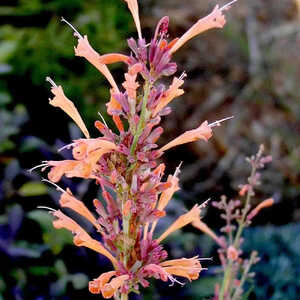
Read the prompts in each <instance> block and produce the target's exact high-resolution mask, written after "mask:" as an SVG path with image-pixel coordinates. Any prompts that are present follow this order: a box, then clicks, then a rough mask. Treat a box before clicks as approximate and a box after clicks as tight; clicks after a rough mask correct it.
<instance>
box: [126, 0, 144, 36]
mask: <svg viewBox="0 0 300 300" xmlns="http://www.w3.org/2000/svg"><path fill="white" fill-rule="evenodd" d="M124 1H125V2H127V5H128V8H129V10H130V12H131V14H132V17H133V20H134V23H135V26H136V29H137V32H138V36H139V39H141V38H142V31H141V23H140V17H139V6H138V3H137V0H124Z"/></svg>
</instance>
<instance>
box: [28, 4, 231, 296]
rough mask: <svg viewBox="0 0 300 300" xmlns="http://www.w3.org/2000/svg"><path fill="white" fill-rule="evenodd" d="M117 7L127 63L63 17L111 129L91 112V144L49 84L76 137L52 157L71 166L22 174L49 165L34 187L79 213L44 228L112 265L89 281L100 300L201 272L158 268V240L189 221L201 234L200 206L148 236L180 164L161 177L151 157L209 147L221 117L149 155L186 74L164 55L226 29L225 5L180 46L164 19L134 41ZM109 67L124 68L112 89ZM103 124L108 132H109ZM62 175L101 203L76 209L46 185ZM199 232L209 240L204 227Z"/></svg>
mask: <svg viewBox="0 0 300 300" xmlns="http://www.w3.org/2000/svg"><path fill="white" fill-rule="evenodd" d="M124 1H125V2H126V3H127V5H128V8H129V10H130V12H131V14H132V16H133V19H134V22H135V24H136V27H137V31H138V38H137V39H136V40H135V39H133V38H129V39H128V41H127V42H128V46H129V48H130V54H128V55H126V54H119V53H107V54H104V55H100V54H99V53H97V52H96V51H95V50H94V49H93V48H92V47H91V45H90V43H89V40H88V38H87V36H81V35H80V33H79V32H78V31H77V30H76V29H75V28H74V27H73V25H71V24H70V23H68V22H67V21H66V20H65V19H62V20H63V21H64V22H66V23H67V24H68V25H69V26H71V28H72V29H73V30H74V31H75V36H76V37H77V38H78V45H77V46H76V47H75V54H76V55H77V56H81V57H84V58H85V59H86V60H87V61H89V62H90V63H91V64H92V65H93V66H95V67H96V68H97V69H98V70H99V71H100V72H101V73H102V74H103V75H104V76H105V77H106V79H107V80H108V82H109V83H110V87H109V88H110V100H109V101H108V102H107V103H106V108H107V115H108V117H109V118H111V122H107V123H106V121H105V120H104V118H103V117H102V115H101V114H100V113H99V115H100V117H101V121H100V120H96V121H95V122H94V125H95V127H96V129H97V133H98V136H95V137H93V138H91V137H90V134H89V132H88V131H87V128H86V126H85V125H84V123H83V121H82V119H81V117H80V115H79V113H78V111H77V109H76V108H75V106H74V104H73V103H72V102H71V101H70V100H69V99H67V98H66V96H65V95H64V93H63V90H62V87H61V86H56V84H55V83H54V82H53V81H52V80H51V79H50V78H48V81H50V82H51V84H52V89H51V90H52V92H53V94H54V95H55V97H54V98H53V99H52V100H50V104H51V105H54V106H58V107H60V108H61V109H63V110H64V111H65V112H66V113H67V114H68V115H69V116H70V117H71V118H72V119H73V120H74V121H75V122H76V124H77V125H78V126H79V128H80V129H81V130H82V132H83V133H84V135H85V138H80V139H76V140H73V141H71V142H70V144H67V145H65V146H64V147H62V148H61V149H60V150H59V152H60V151H66V152H67V153H66V155H67V154H69V156H70V157H71V158H70V159H65V160H60V161H54V160H49V161H45V162H43V163H42V164H40V165H39V166H36V167H34V168H32V169H31V171H32V170H34V169H36V168H42V171H44V170H45V169H46V168H48V167H49V168H50V171H49V172H48V178H49V180H46V179H45V180H43V181H46V182H48V183H49V182H50V183H52V185H54V186H55V187H56V188H57V189H58V190H59V192H60V193H61V195H60V200H59V205H60V206H61V207H62V208H63V209H70V210H72V211H73V212H75V213H76V214H77V215H78V216H77V217H78V223H77V222H75V221H74V220H72V219H71V218H70V217H68V216H67V215H66V214H64V213H63V212H62V211H60V210H54V209H51V214H52V215H53V217H54V220H53V226H54V227H55V228H57V229H60V228H64V229H67V230H69V231H70V232H71V233H72V234H73V242H74V244H75V245H76V246H78V247H86V248H88V249H91V250H93V251H96V252H97V253H99V254H101V255H104V256H105V257H106V258H107V259H108V260H109V261H110V262H111V263H112V269H111V270H110V271H108V272H106V273H103V274H99V276H98V277H97V278H96V279H94V280H91V281H90V282H89V290H90V292H91V293H93V294H101V295H102V296H103V297H104V298H105V299H109V298H112V297H115V298H121V299H122V300H124V299H128V297H127V295H128V294H129V293H130V292H136V293H138V292H139V289H140V287H141V286H142V287H148V286H149V285H150V282H149V279H150V278H151V277H154V278H156V279H160V280H163V281H170V282H171V283H172V284H173V283H178V284H181V285H183V284H184V283H182V282H180V281H179V280H177V276H180V277H182V278H183V280H186V281H187V280H189V281H192V280H196V279H197V278H198V277H199V274H201V271H202V270H203V268H202V265H201V264H200V259H199V258H198V256H195V257H192V258H178V259H171V260H167V257H168V252H167V251H166V250H164V247H163V245H162V241H163V240H164V239H165V238H166V237H168V236H169V235H170V234H172V233H173V232H175V231H176V230H179V229H181V228H182V227H184V226H186V225H188V224H190V223H191V224H192V225H194V226H196V227H197V228H199V229H201V230H203V224H201V222H200V212H201V209H202V207H203V205H202V206H198V205H197V204H196V205H195V206H194V207H193V208H192V209H191V210H190V211H188V212H186V213H184V214H182V215H181V216H179V217H178V219H177V220H175V221H174V223H173V224H171V225H170V226H169V227H168V228H165V231H164V232H163V233H162V234H161V236H159V237H158V238H155V237H156V232H155V229H156V225H157V224H158V222H159V221H160V219H161V218H163V217H165V215H166V213H167V211H166V208H167V206H168V204H169V202H170V201H171V200H172V197H173V195H174V194H175V193H176V192H177V191H178V190H179V172H180V166H181V163H180V165H179V167H177V169H176V170H175V172H174V174H173V175H169V176H168V174H166V176H165V174H164V173H165V169H166V168H165V165H164V164H163V163H161V164H159V163H158V159H159V158H160V157H161V156H162V154H163V153H164V152H165V151H166V150H168V149H170V148H172V147H175V146H177V145H181V144H185V143H189V142H193V141H197V140H199V139H203V140H205V141H208V140H209V139H210V138H211V137H212V128H213V127H216V126H219V125H220V123H221V122H223V121H225V120H227V119H228V118H226V119H223V120H220V121H216V122H214V123H211V124H208V122H207V121H205V122H203V123H202V124H201V125H200V126H199V127H198V128H195V129H192V130H189V131H187V132H185V133H183V134H181V135H180V136H179V137H177V138H175V139H174V140H173V141H171V142H169V143H167V144H166V145H165V146H163V147H161V148H159V147H158V140H159V138H160V136H161V135H162V134H163V128H162V126H160V123H161V121H162V119H163V118H165V117H166V116H167V115H168V114H170V113H171V108H170V107H168V105H169V104H170V103H171V101H173V99H175V98H177V97H179V96H181V95H183V94H184V90H183V88H182V87H183V86H184V79H185V78H186V74H185V73H183V74H182V75H181V76H178V75H175V73H176V70H177V65H176V63H175V62H173V61H172V54H173V53H174V52H175V51H176V50H177V49H179V48H180V47H181V46H182V45H183V44H184V43H186V41H187V40H189V39H190V38H192V37H193V36H195V35H196V34H199V33H201V32H203V31H204V30H207V29H209V28H213V27H222V26H223V25H224V24H225V19H224V16H223V14H222V11H223V10H224V9H226V8H227V7H228V5H227V6H225V7H223V8H219V7H218V6H217V7H216V8H215V9H214V11H213V12H212V13H211V14H210V15H209V16H208V17H206V18H204V19H201V20H200V21H199V22H197V24H196V25H195V26H193V27H192V28H191V30H189V31H188V32H187V33H186V34H184V35H183V36H182V37H181V38H179V39H178V38H175V39H173V40H171V41H169V40H168V37H169V34H168V26H169V18H168V17H163V18H162V19H161V20H160V21H159V22H158V24H157V26H156V29H155V30H154V35H153V37H152V38H151V39H149V40H148V41H146V39H144V38H143V37H142V31H141V25H140V20H139V8H138V2H137V0H124ZM229 4H230V3H229ZM116 62H123V63H124V67H126V71H125V72H124V76H118V78H121V80H122V82H119V83H118V84H117V83H116V82H115V80H114V78H113V77H112V75H111V73H110V71H109V69H108V68H107V65H109V64H112V63H116ZM170 76H173V77H171V78H170V80H169V81H167V80H164V81H162V80H161V79H162V78H163V77H170ZM162 82H164V84H163V83H162ZM165 82H170V84H169V85H167V84H166V83H165ZM108 124H113V125H114V127H113V128H110V127H109V126H108ZM179 162H180V160H179ZM63 176H65V177H67V178H73V177H78V178H81V179H83V180H85V179H88V180H90V181H94V182H95V183H96V184H97V186H98V187H99V189H101V192H100V193H99V194H100V195H101V199H91V200H90V201H91V205H89V200H88V199H85V201H84V203H83V202H82V201H80V200H79V199H77V197H76V195H73V194H72V193H71V191H70V189H68V188H67V189H66V190H63V189H62V188H60V187H59V186H58V185H56V184H55V182H58V181H60V180H61V178H62V177H63ZM165 178H167V179H165ZM90 206H92V207H94V210H91V209H90ZM80 218H82V219H84V220H85V221H86V222H88V223H90V224H91V225H93V226H90V228H92V230H94V232H93V235H90V234H89V233H88V232H87V231H86V230H85V229H84V228H82V227H81V226H80V225H79V223H80V221H81V220H80ZM200 225H201V226H200ZM205 230H206V232H209V233H210V235H211V236H212V237H214V238H215V239H216V240H217V239H218V237H216V236H215V235H214V234H213V233H212V232H210V231H209V230H208V228H205ZM92 236H93V238H92Z"/></svg>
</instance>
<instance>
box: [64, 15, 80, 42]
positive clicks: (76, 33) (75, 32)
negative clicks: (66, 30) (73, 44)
mask: <svg viewBox="0 0 300 300" xmlns="http://www.w3.org/2000/svg"><path fill="white" fill-rule="evenodd" d="M60 20H61V21H62V22H65V23H66V24H67V25H69V26H70V27H71V28H72V29H73V30H74V35H75V36H77V37H78V38H80V39H83V37H82V35H81V34H80V33H79V32H78V31H77V29H76V28H75V27H74V26H73V25H72V24H71V23H69V22H68V21H67V20H66V19H65V18H64V17H61V19H60Z"/></svg>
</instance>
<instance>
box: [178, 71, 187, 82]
mask: <svg viewBox="0 0 300 300" xmlns="http://www.w3.org/2000/svg"><path fill="white" fill-rule="evenodd" d="M186 76H187V74H186V72H185V71H183V72H182V74H181V75H180V76H179V78H178V79H180V80H182V79H184V78H185V77H186Z"/></svg>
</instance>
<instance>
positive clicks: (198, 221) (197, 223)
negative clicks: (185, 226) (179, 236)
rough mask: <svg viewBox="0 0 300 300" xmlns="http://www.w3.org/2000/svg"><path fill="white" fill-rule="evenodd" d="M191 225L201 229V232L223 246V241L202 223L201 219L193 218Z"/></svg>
mask: <svg viewBox="0 0 300 300" xmlns="http://www.w3.org/2000/svg"><path fill="white" fill-rule="evenodd" d="M192 225H193V226H194V227H195V228H197V229H199V230H201V231H202V232H204V233H206V234H207V235H209V236H210V237H211V238H212V239H213V240H215V241H216V242H217V243H218V244H219V245H220V246H221V247H222V246H223V243H222V241H221V239H220V238H219V237H218V236H217V235H216V234H215V233H214V232H213V231H212V230H211V229H210V228H209V227H208V226H207V225H206V224H205V223H204V222H202V221H201V219H200V218H198V219H195V220H194V221H193V222H192Z"/></svg>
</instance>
